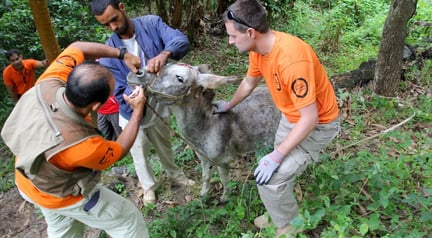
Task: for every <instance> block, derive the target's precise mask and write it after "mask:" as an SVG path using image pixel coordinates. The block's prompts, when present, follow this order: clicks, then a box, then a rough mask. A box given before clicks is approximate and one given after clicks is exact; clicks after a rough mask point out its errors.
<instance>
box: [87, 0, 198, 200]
mask: <svg viewBox="0 0 432 238" xmlns="http://www.w3.org/2000/svg"><path fill="white" fill-rule="evenodd" d="M91 7H92V12H93V14H94V15H95V17H96V20H97V21H98V22H99V23H101V24H102V25H104V26H105V27H106V28H108V29H109V30H111V31H113V34H112V35H111V36H110V38H109V39H108V41H107V42H106V44H108V45H110V46H113V47H117V48H119V49H120V51H121V53H120V56H119V59H112V58H101V59H100V61H99V62H100V64H102V65H104V66H106V67H108V68H109V69H110V70H111V72H112V73H113V74H114V77H115V80H116V84H115V90H114V95H115V97H116V99H117V100H118V101H119V103H120V110H119V114H120V118H119V124H120V126H121V127H124V126H125V125H126V124H127V122H128V120H129V118H130V116H131V115H132V109H131V108H130V107H129V105H128V104H127V103H126V102H125V101H124V100H123V96H122V95H123V94H126V95H130V94H131V93H132V89H131V88H130V87H128V85H127V75H128V73H129V68H127V66H126V64H125V63H124V62H123V61H122V60H121V58H122V56H123V53H124V52H126V51H127V52H129V53H132V54H134V55H136V56H139V57H140V58H141V61H142V68H144V67H145V68H146V69H147V71H148V72H150V73H157V72H159V71H160V70H161V68H162V67H163V66H164V65H165V64H166V63H167V61H168V58H172V59H174V60H180V59H181V58H183V57H184V56H185V55H186V54H187V52H188V50H189V40H188V38H187V36H186V35H184V34H183V33H182V32H180V31H179V30H176V29H173V28H171V27H170V26H168V25H167V24H166V23H165V22H163V21H162V19H161V18H160V17H159V16H155V15H146V16H141V17H137V18H134V19H131V18H129V16H128V15H127V14H126V9H125V6H124V4H123V3H121V2H120V1H119V0H106V1H100V0H93V1H92V6H91ZM149 106H150V107H151V108H152V109H154V110H155V112H156V113H157V114H158V115H160V116H161V117H162V118H163V119H164V120H165V121H166V122H168V124H169V110H168V108H167V107H166V106H164V105H162V104H160V103H159V102H157V101H155V99H154V98H151V97H150V98H148V99H147V104H146V107H147V108H146V109H145V116H144V119H143V121H142V123H141V126H140V130H139V133H138V136H137V138H136V140H135V143H134V145H133V146H132V148H131V149H130V153H131V155H132V158H133V160H134V165H135V171H136V173H137V176H138V179H139V181H140V183H141V186H142V187H143V189H144V198H143V202H144V205H147V204H149V203H154V202H155V201H156V195H155V190H156V185H157V183H156V180H155V178H154V174H153V170H152V167H151V164H150V161H149V159H150V157H149V152H150V146H151V144H152V145H153V146H154V149H155V150H156V152H157V154H158V155H159V160H160V163H161V164H162V166H163V167H164V169H165V171H166V172H167V175H168V177H169V179H170V180H171V181H172V182H174V183H176V184H179V185H187V186H188V185H193V184H195V182H194V181H193V180H190V179H188V178H187V177H186V176H185V175H184V173H183V172H182V171H181V170H180V168H179V167H178V166H177V165H176V164H175V161H174V155H173V152H172V150H171V143H170V137H169V135H170V131H169V128H168V127H167V126H166V124H165V123H164V122H163V121H162V120H161V119H160V117H159V116H157V115H156V114H155V113H154V112H153V110H151V109H150V108H148V107H149Z"/></svg>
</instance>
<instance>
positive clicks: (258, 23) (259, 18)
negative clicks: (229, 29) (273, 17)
mask: <svg viewBox="0 0 432 238" xmlns="http://www.w3.org/2000/svg"><path fill="white" fill-rule="evenodd" d="M228 10H229V11H230V13H231V14H233V15H234V17H235V19H237V20H233V22H234V27H235V29H237V30H238V31H240V32H243V33H244V32H246V30H247V29H248V27H250V28H254V29H255V30H256V31H258V32H260V33H266V32H268V31H269V30H270V27H269V25H268V22H267V11H266V10H265V8H264V6H263V5H261V3H260V2H259V1H258V0H237V1H235V2H234V3H233V4H231V5H230V6H229V7H228V9H227V10H226V11H225V12H224V14H223V16H222V17H223V20H224V21H225V22H226V21H228V20H230V19H229V17H228ZM231 18H232V17H231ZM241 22H243V23H246V24H247V25H245V24H242V23H241Z"/></svg>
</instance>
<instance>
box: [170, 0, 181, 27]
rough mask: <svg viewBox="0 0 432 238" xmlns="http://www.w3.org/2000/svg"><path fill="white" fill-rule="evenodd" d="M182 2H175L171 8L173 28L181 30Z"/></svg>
mask: <svg viewBox="0 0 432 238" xmlns="http://www.w3.org/2000/svg"><path fill="white" fill-rule="evenodd" d="M182 4H183V1H182V0H173V1H172V6H171V9H170V11H171V26H172V27H174V28H177V29H180V27H181V23H182Z"/></svg>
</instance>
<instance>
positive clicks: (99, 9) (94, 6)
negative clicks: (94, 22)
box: [91, 0, 120, 16]
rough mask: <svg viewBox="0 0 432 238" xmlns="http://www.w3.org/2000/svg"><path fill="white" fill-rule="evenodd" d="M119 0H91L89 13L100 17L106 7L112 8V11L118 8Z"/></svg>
mask: <svg viewBox="0 0 432 238" xmlns="http://www.w3.org/2000/svg"><path fill="white" fill-rule="evenodd" d="M119 4H120V0H92V3H91V11H92V13H93V14H94V15H96V16H100V15H102V14H103V13H104V12H105V10H106V8H107V7H108V6H110V5H111V6H112V7H113V8H114V9H120V8H119Z"/></svg>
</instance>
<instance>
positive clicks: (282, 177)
mask: <svg viewBox="0 0 432 238" xmlns="http://www.w3.org/2000/svg"><path fill="white" fill-rule="evenodd" d="M294 126H295V125H294V124H291V123H290V122H289V121H288V120H287V119H286V118H285V116H283V115H282V118H281V120H280V123H279V127H278V130H277V131H276V136H275V142H274V147H275V148H276V147H277V145H279V144H280V143H281V142H282V141H283V140H284V139H285V137H286V136H287V135H288V133H289V132H290V131H291V130H292V129H293V128H294ZM339 131H340V124H339V120H335V121H333V122H330V123H328V124H319V125H317V127H316V128H315V129H314V130H313V131H312V132H311V133H310V135H309V136H308V137H307V138H306V139H305V140H304V141H303V142H302V143H301V144H300V145H299V146H297V147H296V148H295V149H294V150H293V151H291V153H289V154H288V155H287V156H286V157H285V158H284V160H283V162H282V163H281V165H280V167H279V168H278V170H277V172H276V173H274V174H273V176H272V178H271V179H270V181H269V183H268V184H267V185H262V186H260V185H258V192H259V194H260V197H261V200H262V201H263V203H264V206H265V208H266V209H267V212H268V213H269V215H270V218H271V219H272V222H273V224H274V225H275V226H276V227H284V226H286V225H288V224H289V223H290V222H291V220H292V219H293V218H294V217H295V216H297V215H298V213H299V212H298V205H297V201H296V199H295V197H294V191H293V190H294V182H295V178H296V177H297V176H298V175H300V174H302V173H303V171H304V170H305V169H306V168H307V166H308V165H309V164H311V163H312V162H318V161H319V153H320V151H321V150H322V149H324V147H325V146H326V145H327V144H329V143H330V142H331V141H332V140H333V139H334V138H335V137H336V135H337V134H338V133H339Z"/></svg>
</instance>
